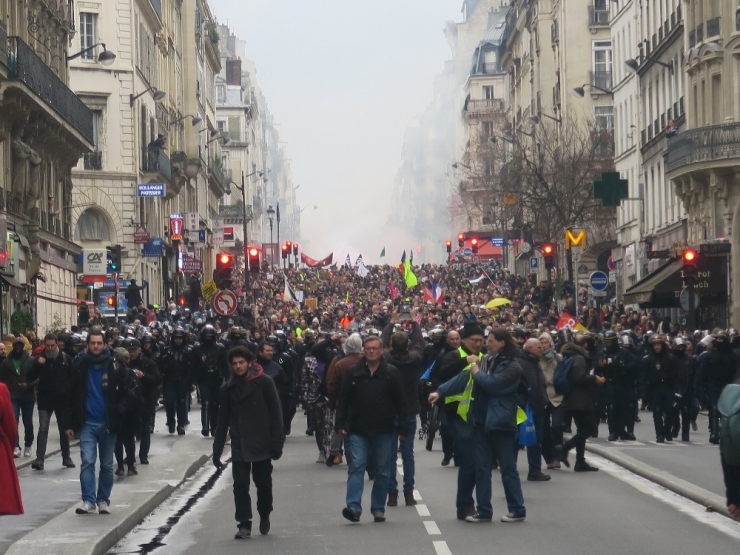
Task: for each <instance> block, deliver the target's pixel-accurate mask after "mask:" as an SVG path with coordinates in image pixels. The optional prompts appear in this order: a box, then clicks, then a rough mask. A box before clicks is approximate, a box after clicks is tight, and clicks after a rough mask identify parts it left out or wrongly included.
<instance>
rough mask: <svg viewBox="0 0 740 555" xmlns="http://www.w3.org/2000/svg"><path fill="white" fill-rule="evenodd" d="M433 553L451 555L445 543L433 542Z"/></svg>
mask: <svg viewBox="0 0 740 555" xmlns="http://www.w3.org/2000/svg"><path fill="white" fill-rule="evenodd" d="M434 551H436V552H437V555H452V551H450V548H449V547H447V542H445V541H440V542H434Z"/></svg>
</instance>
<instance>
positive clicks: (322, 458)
mask: <svg viewBox="0 0 740 555" xmlns="http://www.w3.org/2000/svg"><path fill="white" fill-rule="evenodd" d="M316 464H327V460H326V455H324V454H323V453H319V458H318V459H316ZM327 466H331V465H328V464H327Z"/></svg>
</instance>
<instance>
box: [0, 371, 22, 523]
mask: <svg viewBox="0 0 740 555" xmlns="http://www.w3.org/2000/svg"><path fill="white" fill-rule="evenodd" d="M17 441H18V425H17V424H16V422H15V414H14V413H13V405H12V404H11V403H10V392H9V391H8V388H7V386H6V385H5V384H4V383H0V491H2V492H3V494H2V495H0V515H22V514H23V499H22V497H21V486H20V483H19V482H18V470H16V468H15V460H14V459H13V449H14V448H15V444H16V442H17Z"/></svg>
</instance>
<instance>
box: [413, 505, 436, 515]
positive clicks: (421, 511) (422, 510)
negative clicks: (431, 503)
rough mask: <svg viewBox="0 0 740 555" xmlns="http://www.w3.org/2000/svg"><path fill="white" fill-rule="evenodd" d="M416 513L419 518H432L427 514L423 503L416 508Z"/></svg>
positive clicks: (427, 509) (426, 508)
mask: <svg viewBox="0 0 740 555" xmlns="http://www.w3.org/2000/svg"><path fill="white" fill-rule="evenodd" d="M416 512H417V513H419V516H432V514H431V513H430V512H429V507H427V506H426V505H424V504H423V503H422V504H421V505H417V506H416Z"/></svg>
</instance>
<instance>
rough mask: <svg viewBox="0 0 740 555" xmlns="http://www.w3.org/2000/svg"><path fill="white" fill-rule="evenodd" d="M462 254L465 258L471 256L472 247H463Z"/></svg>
mask: <svg viewBox="0 0 740 555" xmlns="http://www.w3.org/2000/svg"><path fill="white" fill-rule="evenodd" d="M463 256H464V257H465V258H470V257H471V256H473V249H471V248H470V247H465V248H464V249H463Z"/></svg>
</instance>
